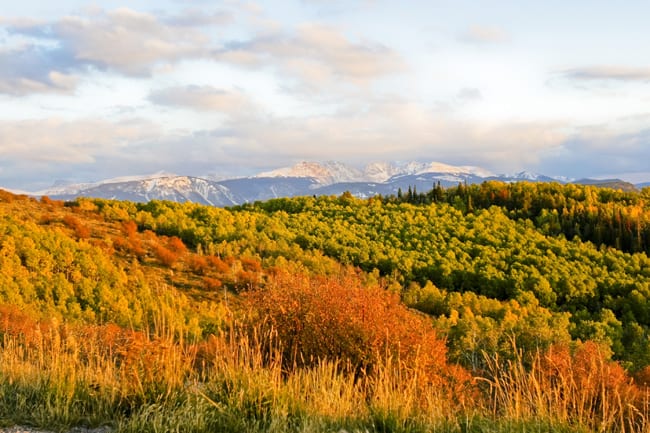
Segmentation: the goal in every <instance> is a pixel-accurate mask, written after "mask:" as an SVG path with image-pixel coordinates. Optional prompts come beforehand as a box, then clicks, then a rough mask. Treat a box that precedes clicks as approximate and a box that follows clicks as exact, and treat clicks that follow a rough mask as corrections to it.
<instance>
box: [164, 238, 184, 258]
mask: <svg viewBox="0 0 650 433" xmlns="http://www.w3.org/2000/svg"><path fill="white" fill-rule="evenodd" d="M167 248H169V249H170V250H172V251H173V252H175V253H176V254H185V253H186V252H187V247H186V246H185V244H184V243H183V241H182V240H180V238H178V237H176V236H172V237H171V238H169V239H168V240H167Z"/></svg>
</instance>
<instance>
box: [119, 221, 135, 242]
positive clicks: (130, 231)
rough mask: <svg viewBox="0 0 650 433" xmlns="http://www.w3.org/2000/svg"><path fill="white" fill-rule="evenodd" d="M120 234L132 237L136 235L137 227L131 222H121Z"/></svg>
mask: <svg viewBox="0 0 650 433" xmlns="http://www.w3.org/2000/svg"><path fill="white" fill-rule="evenodd" d="M122 232H124V234H125V235H126V236H127V237H129V238H131V237H134V236H135V235H136V234H137V233H138V225H137V224H136V223H135V221H132V220H129V221H124V222H122Z"/></svg>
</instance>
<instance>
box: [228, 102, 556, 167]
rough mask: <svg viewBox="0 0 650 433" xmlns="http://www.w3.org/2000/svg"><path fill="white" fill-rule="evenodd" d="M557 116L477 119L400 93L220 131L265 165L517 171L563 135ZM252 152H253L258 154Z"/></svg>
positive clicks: (244, 158) (242, 153)
mask: <svg viewBox="0 0 650 433" xmlns="http://www.w3.org/2000/svg"><path fill="white" fill-rule="evenodd" d="M565 126H566V125H564V124H562V123H559V122H511V123H479V122H474V121H468V120H461V119H457V118H454V117H453V116H445V115H441V114H439V113H438V112H436V111H434V110H430V109H428V108H426V107H424V106H422V105H419V104H416V103H412V102H409V101H405V100H400V99H394V100H386V101H381V102H376V103H375V104H374V105H372V106H370V107H364V108H363V109H362V108H361V107H354V106H351V107H348V108H347V109H345V110H341V111H339V112H337V113H335V114H331V115H319V116H311V117H307V118H304V117H284V118H277V117H276V118H267V119H261V118H249V119H232V120H231V121H229V122H228V123H227V124H226V125H225V128H224V130H227V131H228V134H227V135H224V134H223V130H221V129H220V130H219V131H220V133H221V135H220V143H221V146H223V149H224V151H225V153H226V154H228V157H229V158H239V160H237V161H235V163H242V164H246V165H249V166H250V164H251V163H252V162H253V160H258V161H260V162H265V163H266V166H267V167H272V166H273V165H284V164H286V161H291V160H295V159H314V160H329V159H336V160H344V161H350V162H358V163H364V162H368V160H369V158H370V159H386V160H407V159H419V160H421V159H430V160H431V159H435V160H441V161H445V162H449V163H459V164H469V163H471V164H474V165H485V166H486V168H489V169H493V170H494V171H501V170H502V171H511V170H516V169H521V168H522V167H528V166H531V165H535V164H538V163H539V162H540V160H541V156H540V155H542V154H543V153H544V152H547V151H549V150H552V149H555V148H557V147H559V146H561V144H562V143H563V142H564V141H565V139H566V137H567V136H566V133H564V132H563V128H564V127H565ZM253 155H255V156H254V157H253Z"/></svg>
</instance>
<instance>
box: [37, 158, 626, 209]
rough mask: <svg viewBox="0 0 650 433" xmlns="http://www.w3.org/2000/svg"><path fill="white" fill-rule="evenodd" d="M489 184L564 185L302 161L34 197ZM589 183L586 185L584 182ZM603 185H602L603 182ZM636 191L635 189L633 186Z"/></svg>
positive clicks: (233, 194)
mask: <svg viewBox="0 0 650 433" xmlns="http://www.w3.org/2000/svg"><path fill="white" fill-rule="evenodd" d="M486 180H499V181H503V182H519V181H527V182H553V181H556V182H561V183H566V180H564V179H555V178H551V177H549V176H545V175H542V174H537V173H530V172H526V171H522V172H519V173H513V174H503V175H495V174H493V173H492V172H490V171H489V170H485V169H483V168H481V167H474V166H454V165H449V164H444V163H440V162H403V163H402V162H374V163H371V164H368V165H367V166H366V167H364V168H363V169H357V168H355V167H352V166H349V165H346V164H343V163H340V162H335V161H328V162H324V163H318V162H306V161H304V162H300V163H298V164H296V165H294V166H292V167H285V168H279V169H277V170H273V171H268V172H264V173H260V174H258V175H256V176H253V177H247V178H236V179H228V180H218V181H217V180H214V179H208V178H200V177H192V176H176V175H172V174H169V173H156V174H154V175H151V176H131V177H120V178H114V179H109V180H105V181H101V182H95V183H86V184H73V185H56V186H55V187H53V188H52V189H49V190H46V191H40V192H37V193H33V194H31V195H34V196H41V195H48V196H50V197H51V198H53V199H63V200H70V199H74V198H75V197H79V196H85V197H97V198H108V199H118V200H130V201H136V202H146V201H149V200H154V199H157V200H171V201H177V202H188V201H189V202H196V203H201V204H206V205H212V206H232V205H238V204H242V203H250V202H254V201H257V200H268V199H271V198H277V197H293V196H299V195H340V194H342V193H343V192H345V191H350V192H351V193H352V194H354V195H356V196H358V197H371V196H373V195H377V194H381V195H391V194H397V192H398V191H399V190H400V189H401V190H402V191H407V190H408V189H409V188H414V189H416V190H417V191H420V192H424V191H428V190H430V189H431V188H432V187H433V186H435V185H437V184H438V183H440V184H441V185H442V186H443V187H450V186H456V185H458V184H459V183H463V184H475V183H481V182H484V181H486ZM580 183H586V182H580ZM601 183H602V182H601ZM629 186H630V187H632V188H634V186H633V185H631V184H630V185H629Z"/></svg>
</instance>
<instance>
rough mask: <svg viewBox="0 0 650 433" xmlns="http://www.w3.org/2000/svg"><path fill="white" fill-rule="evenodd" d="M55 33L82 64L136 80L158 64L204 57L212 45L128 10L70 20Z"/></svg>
mask: <svg viewBox="0 0 650 433" xmlns="http://www.w3.org/2000/svg"><path fill="white" fill-rule="evenodd" d="M53 29H54V30H53V31H54V33H55V34H56V36H57V37H58V38H60V40H61V42H62V44H63V45H64V46H65V47H66V48H67V49H68V50H70V51H71V52H72V53H73V56H74V57H75V59H77V60H78V61H81V62H89V63H90V64H95V65H97V66H99V67H105V68H108V69H112V70H116V71H118V72H121V73H123V74H126V75H135V76H147V75H150V74H151V71H152V68H153V67H154V66H155V65H156V64H158V63H173V62H176V61H178V60H181V59H183V58H189V57H200V56H201V55H202V54H203V53H204V52H205V50H206V48H207V45H208V38H207V37H206V36H205V35H204V34H203V33H201V32H199V31H196V30H193V29H188V28H186V27H177V26H170V25H166V24H163V23H162V22H160V21H159V20H158V19H157V18H156V17H155V16H153V15H150V14H146V13H141V12H136V11H134V10H131V9H128V8H120V9H116V10H114V11H110V12H108V13H106V14H102V15H99V16H96V17H93V18H92V19H90V18H87V17H79V16H68V17H65V18H63V19H61V20H59V21H58V22H57V23H56V24H55V25H54V26H53Z"/></svg>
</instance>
